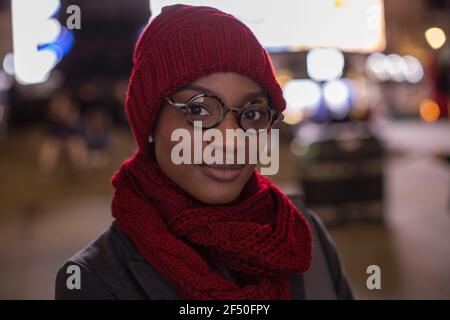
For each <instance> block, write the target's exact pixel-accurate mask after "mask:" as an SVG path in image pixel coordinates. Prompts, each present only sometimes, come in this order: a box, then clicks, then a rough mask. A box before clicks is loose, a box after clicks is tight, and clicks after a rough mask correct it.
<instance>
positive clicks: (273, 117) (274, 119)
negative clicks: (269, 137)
mask: <svg viewBox="0 0 450 320" xmlns="http://www.w3.org/2000/svg"><path fill="white" fill-rule="evenodd" d="M201 97H208V98H213V99H215V100H217V101H218V102H219V104H220V106H221V113H220V118H219V120H218V121H217V122H216V123H215V124H214V125H212V126H210V127H203V126H202V129H204V130H205V129H211V128H215V127H217V126H218V125H219V124H220V123H221V122H222V121H223V120H224V119H225V116H226V115H227V113H228V112H235V113H236V123H237V124H238V126H239V128H241V129H242V130H244V131H247V130H250V129H245V128H243V127H242V124H241V120H242V113H243V112H244V111H242V109H243V108H244V107H246V106H247V105H251V103H246V104H244V105H243V106H240V107H237V108H233V107H227V106H226V105H225V103H224V102H223V101H222V99H220V98H219V97H218V96H216V95H214V94H209V93H199V94H197V95H195V96H193V97H191V98H190V99H189V100H188V101H187V102H186V103H181V102H175V101H172V100H171V99H170V98H169V97H166V98H165V100H166V101H167V102H168V103H169V104H170V105H171V106H173V107H175V109H177V110H182V109H184V110H186V109H187V105H188V104H189V103H191V102H192V101H194V100H195V99H198V98H201ZM267 106H268V108H269V111H270V121H269V126H268V127H267V128H263V130H267V129H271V128H272V127H273V126H274V125H275V124H276V123H278V122H280V121H282V120H283V119H284V115H283V113H281V112H279V111H275V110H274V108H273V107H272V105H271V104H270V103H268V104H267ZM183 113H184V115H185V117H184V118H185V120H186V121H187V122H188V123H189V124H191V125H194V123H193V122H192V121H191V120H190V119H189V118H188V117H187V116H186V111H183Z"/></svg>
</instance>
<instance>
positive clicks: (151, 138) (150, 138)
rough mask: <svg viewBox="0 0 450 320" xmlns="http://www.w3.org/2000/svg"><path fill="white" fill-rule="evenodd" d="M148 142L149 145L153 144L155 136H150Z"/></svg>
mask: <svg viewBox="0 0 450 320" xmlns="http://www.w3.org/2000/svg"><path fill="white" fill-rule="evenodd" d="M148 142H149V143H153V135H150V136H149V137H148Z"/></svg>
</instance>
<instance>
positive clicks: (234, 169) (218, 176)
mask: <svg viewBox="0 0 450 320" xmlns="http://www.w3.org/2000/svg"><path fill="white" fill-rule="evenodd" d="M245 166H246V165H245V164H202V165H201V166H200V168H201V170H202V171H203V172H204V173H205V174H206V175H207V176H208V177H210V178H212V179H214V180H217V181H220V182H228V181H232V180H234V179H236V178H237V176H238V175H239V174H240V173H241V171H242V169H243V168H244V167H245Z"/></svg>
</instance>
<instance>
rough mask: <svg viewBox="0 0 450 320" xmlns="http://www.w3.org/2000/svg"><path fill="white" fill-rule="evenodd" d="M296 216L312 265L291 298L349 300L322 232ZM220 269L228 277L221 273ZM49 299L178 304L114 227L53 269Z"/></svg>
mask: <svg viewBox="0 0 450 320" xmlns="http://www.w3.org/2000/svg"><path fill="white" fill-rule="evenodd" d="M294 203H295V201H294ZM297 205H299V203H298V202H297ZM302 212H303V215H304V216H305V217H306V218H307V219H308V221H309V222H310V225H311V227H312V230H313V240H314V241H313V263H312V266H311V268H310V269H309V270H308V271H307V272H305V273H303V274H300V275H294V276H292V277H291V280H290V281H291V291H292V292H291V293H292V299H294V300H300V299H352V298H353V295H352V291H351V289H350V286H349V284H348V282H347V279H346V277H345V274H344V272H343V270H342V268H341V264H340V262H339V258H338V256H337V253H336V250H335V247H334V245H333V242H332V240H331V238H330V237H329V235H328V233H327V231H326V229H325V228H324V226H323V225H322V223H321V222H320V220H319V219H318V218H317V216H315V215H314V213H312V212H310V211H308V210H302ZM74 265H75V266H76V267H73V266H74ZM73 268H75V269H77V270H78V271H79V275H80V278H79V280H80V281H79V284H80V288H76V287H75V288H73V286H69V287H70V288H71V289H69V288H68V285H67V283H68V282H70V281H71V279H70V277H71V276H72V275H73V274H72V273H73V272H74V271H73V270H74V269H73ZM222 269H223V272H224V275H226V276H228V275H229V274H228V273H227V270H226V269H224V268H222ZM68 280H69V281H68ZM72 280H73V279H72ZM55 298H56V299H133V300H134V299H153V300H158V299H159V300H175V299H180V297H179V295H178V294H177V291H176V290H175V288H174V287H173V286H172V284H171V283H169V282H168V281H167V280H165V279H164V278H163V277H161V276H160V275H159V273H158V272H157V271H156V270H155V269H154V268H153V267H152V266H151V265H150V264H149V263H148V262H147V261H146V260H145V259H144V258H143V257H142V256H141V254H140V253H139V252H138V251H137V250H136V248H135V247H134V245H133V244H132V242H131V241H130V240H129V239H128V238H127V236H125V234H123V233H122V232H121V231H120V230H119V229H118V228H117V226H116V222H113V223H112V225H111V226H110V227H109V228H108V229H107V230H106V231H105V232H104V233H103V234H101V235H100V236H99V237H98V238H97V239H96V240H95V241H93V242H92V243H91V244H89V245H88V246H87V247H85V248H84V249H82V250H81V251H80V252H78V253H77V254H76V255H75V256H73V257H72V258H71V259H69V260H68V261H67V262H66V263H65V264H64V265H63V266H62V267H61V268H60V269H59V271H58V273H57V276H56V286H55Z"/></svg>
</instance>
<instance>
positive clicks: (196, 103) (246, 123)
mask: <svg viewBox="0 0 450 320" xmlns="http://www.w3.org/2000/svg"><path fill="white" fill-rule="evenodd" d="M166 101H167V102H168V103H169V104H170V105H171V106H173V107H175V108H176V109H177V110H183V112H184V116H185V119H186V121H187V122H189V123H190V124H192V125H193V124H194V121H201V123H202V128H203V129H209V128H213V127H215V126H217V125H218V124H219V123H220V122H222V121H223V119H224V118H225V115H226V114H227V113H228V112H230V111H231V112H235V113H236V122H237V124H238V125H239V127H240V128H241V129H243V130H244V131H246V130H249V129H254V130H256V131H258V130H260V129H269V128H271V127H272V126H273V125H275V123H277V122H278V121H281V120H283V118H284V116H283V114H282V113H281V112H278V111H274V110H273V108H272V107H271V106H270V104H269V103H268V102H266V101H258V102H256V103H254V102H249V103H247V104H245V105H244V106H242V107H240V108H229V107H226V106H225V105H224V103H223V102H222V100H221V99H220V98H219V97H217V96H214V95H211V94H207V93H202V94H198V95H195V96H193V97H192V98H190V99H189V101H188V102H186V103H177V102H174V101H172V100H171V99H170V98H166Z"/></svg>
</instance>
